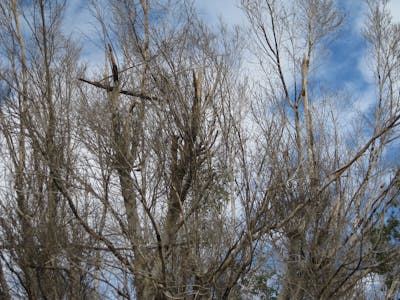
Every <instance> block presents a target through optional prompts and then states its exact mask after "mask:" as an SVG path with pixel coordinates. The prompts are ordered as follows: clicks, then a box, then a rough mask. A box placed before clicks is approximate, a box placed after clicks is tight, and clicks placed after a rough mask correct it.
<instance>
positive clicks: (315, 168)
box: [242, 0, 399, 299]
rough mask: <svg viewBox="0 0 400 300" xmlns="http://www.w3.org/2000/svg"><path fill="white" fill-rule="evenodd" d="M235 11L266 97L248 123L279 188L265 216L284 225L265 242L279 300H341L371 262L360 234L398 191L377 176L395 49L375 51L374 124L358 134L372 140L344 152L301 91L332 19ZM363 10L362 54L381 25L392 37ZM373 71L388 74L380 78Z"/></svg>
mask: <svg viewBox="0 0 400 300" xmlns="http://www.w3.org/2000/svg"><path fill="white" fill-rule="evenodd" d="M242 4H243V7H244V10H245V12H246V13H247V16H248V18H249V20H250V22H251V25H252V29H253V32H254V37H255V40H254V41H255V43H256V45H258V47H259V50H260V51H259V52H258V55H259V56H258V57H259V58H260V61H261V63H262V66H263V67H264V70H266V72H268V73H267V74H268V77H267V88H266V91H265V93H264V94H263V95H262V97H263V100H262V101H261V104H259V105H260V106H258V107H257V108H259V107H262V106H267V107H268V108H267V109H268V110H269V112H268V117H267V118H268V119H263V116H265V114H264V115H263V114H259V113H258V112H256V114H255V116H256V121H257V123H258V124H259V125H260V131H261V138H260V140H261V142H260V144H259V149H257V153H265V156H263V157H262V160H266V161H267V162H266V165H267V166H268V169H269V170H271V169H272V170H275V171H272V170H271V171H269V172H268V174H269V177H270V178H272V179H270V180H271V185H270V187H269V188H270V189H271V188H274V189H279V192H278V195H279V199H280V200H278V201H273V202H272V203H271V213H272V214H273V215H275V216H276V217H278V218H282V219H284V220H286V219H285V217H286V216H288V215H289V216H293V217H292V218H291V219H290V220H288V222H286V224H282V225H283V226H281V227H280V228H277V229H278V231H277V233H276V234H279V235H281V234H282V235H281V236H280V237H281V238H278V242H275V243H277V244H278V245H279V246H280V245H284V246H285V251H284V252H283V253H282V255H283V257H284V261H285V265H286V271H285V272H284V273H283V274H282V278H281V281H282V288H281V290H280V294H279V298H280V299H315V298H318V299H330V298H332V297H335V298H337V297H339V298H340V297H349V295H351V293H352V291H354V286H355V285H356V284H357V283H359V282H360V281H361V280H362V279H363V278H366V276H367V275H368V274H370V273H371V272H373V266H374V264H375V263H376V262H375V261H373V260H372V259H371V258H372V257H371V256H372V255H373V253H374V251H375V244H372V245H371V244H370V243H368V242H367V241H366V239H367V236H368V232H369V231H370V230H371V229H372V228H373V227H374V226H375V225H376V222H378V219H380V218H384V216H385V211H386V209H387V207H389V206H390V205H391V203H393V199H394V198H395V197H397V193H396V192H393V193H392V191H394V189H393V188H394V187H395V186H396V185H397V184H398V180H399V171H398V169H397V170H395V171H394V174H393V176H390V179H389V180H388V181H386V182H382V180H380V179H379V178H380V176H379V175H378V174H387V170H385V169H383V168H382V166H381V162H382V159H383V156H382V152H383V150H384V149H385V148H387V147H388V146H389V145H390V142H392V141H393V139H396V138H397V136H396V134H395V131H394V130H395V129H396V128H397V127H398V125H399V108H398V104H394V103H398V101H399V99H398V96H395V95H394V94H393V93H392V94H385V93H384V92H383V89H385V88H383V85H393V84H396V83H394V82H396V80H398V79H395V78H396V77H394V76H393V75H394V69H395V68H394V66H395V65H393V64H398V58H393V56H396V51H397V50H396V49H397V47H396V46H395V45H392V48H391V51H389V52H390V54H389V52H387V53H386V55H387V57H385V58H384V59H383V57H382V55H380V54H379V52H380V50H378V51H377V52H378V55H377V57H376V58H377V60H376V62H377V66H378V67H377V68H376V70H377V72H376V73H375V74H376V78H377V79H378V84H377V86H378V89H379V91H380V92H379V97H378V99H377V106H376V110H375V117H374V121H373V122H372V123H373V125H372V127H371V130H370V129H368V130H367V129H366V128H363V131H361V132H359V134H362V135H365V133H366V132H372V134H371V136H370V137H369V138H366V139H364V141H362V140H360V141H357V142H356V145H357V146H356V147H353V148H350V149H346V148H344V147H343V146H342V145H343V141H342V139H343V135H342V134H341V132H340V130H339V129H338V126H339V120H340V117H341V116H340V115H338V113H337V110H334V109H332V108H329V107H326V105H325V104H326V103H329V101H328V102H327V101H321V100H322V99H323V96H322V97H321V95H318V94H314V95H313V94H312V93H311V92H310V91H312V83H310V82H309V77H310V74H312V72H313V67H315V66H316V65H317V58H318V56H319V55H318V54H319V53H321V50H323V47H324V45H325V43H326V41H327V40H329V39H330V35H332V34H333V33H334V32H335V30H336V29H337V28H338V26H339V25H340V23H341V20H342V17H341V16H340V13H339V11H338V10H337V9H336V8H335V6H334V2H333V1H329V0H326V1H325V0H321V1H308V0H304V1H297V2H295V1H294V2H289V4H287V5H282V4H278V3H277V2H275V1H242ZM372 7H373V9H371V10H370V11H371V13H370V15H371V16H372V15H374V14H375V13H374V12H375V11H376V12H377V13H378V14H381V15H379V16H375V17H372V18H370V20H371V21H372V22H371V23H370V24H368V25H367V28H368V29H367V32H369V35H372V36H375V37H374V38H372V40H373V41H372V45H373V47H376V46H377V48H375V49H379V48H380V47H381V46H379V43H382V42H383V40H382V37H383V35H381V34H379V35H378V36H379V37H381V39H377V38H376V37H377V36H376V35H375V34H372V33H371V31H375V32H376V30H378V31H381V30H384V28H383V27H382V26H389V27H388V28H387V29H385V30H388V31H390V35H391V36H393V34H394V36H395V35H396V34H397V33H395V32H396V30H395V28H396V27H393V25H389V24H387V25H386V24H385V25H384V24H382V22H386V21H384V19H387V15H386V13H385V12H384V11H385V10H384V8H382V7H381V5H380V4H379V3H378V2H376V1H375V2H370V8H372ZM389 28H391V29H389ZM387 34H389V32H387ZM386 36H387V35H386ZM394 39H395V38H394ZM370 40H371V39H370ZM395 40H396V39H395ZM382 68H383V69H385V71H383V70H382ZM389 70H390V71H389ZM381 72H390V75H389V74H388V73H386V76H385V77H383V75H382V73H381ZM383 78H385V79H383ZM389 78H390V79H389ZM389 82H390V83H389ZM389 90H390V89H389ZM392 91H393V89H392ZM325 98H329V97H326V96H325ZM324 102H325V103H324ZM330 106H331V107H332V105H330ZM263 111H265V109H264V110H263ZM383 111H385V113H384V112H383ZM264 118H265V117H264ZM261 149H262V150H264V151H263V152H261ZM271 165H272V166H274V167H272V168H271ZM397 168H398V166H397ZM278 170H280V171H278Z"/></svg>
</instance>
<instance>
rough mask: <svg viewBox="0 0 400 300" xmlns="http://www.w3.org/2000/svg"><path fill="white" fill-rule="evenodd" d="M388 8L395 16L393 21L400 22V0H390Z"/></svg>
mask: <svg viewBox="0 0 400 300" xmlns="http://www.w3.org/2000/svg"><path fill="white" fill-rule="evenodd" d="M388 9H389V11H390V13H391V15H392V17H393V21H394V22H400V1H399V0H391V1H390V2H389V5H388Z"/></svg>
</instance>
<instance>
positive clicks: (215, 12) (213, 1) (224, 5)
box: [195, 0, 246, 25]
mask: <svg viewBox="0 0 400 300" xmlns="http://www.w3.org/2000/svg"><path fill="white" fill-rule="evenodd" d="M195 5H196V7H197V9H198V10H199V13H200V16H201V17H202V18H204V20H205V21H207V22H208V23H209V24H210V25H216V24H218V18H219V17H222V19H223V21H224V22H225V23H226V24H228V25H243V24H244V23H245V22H246V18H245V15H244V14H243V12H242V10H241V9H240V1H239V0H195Z"/></svg>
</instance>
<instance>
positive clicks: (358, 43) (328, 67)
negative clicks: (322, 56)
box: [64, 0, 400, 91]
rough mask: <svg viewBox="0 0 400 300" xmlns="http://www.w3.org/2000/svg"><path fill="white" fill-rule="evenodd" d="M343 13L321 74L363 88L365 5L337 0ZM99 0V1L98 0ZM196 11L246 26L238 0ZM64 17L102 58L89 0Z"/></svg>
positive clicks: (395, 9)
mask: <svg viewBox="0 0 400 300" xmlns="http://www.w3.org/2000/svg"><path fill="white" fill-rule="evenodd" d="M337 1H338V5H339V6H340V7H341V9H342V10H343V11H344V13H345V14H346V19H345V23H344V26H343V27H342V31H341V34H340V35H339V36H338V38H337V40H336V41H335V42H334V43H333V44H332V46H331V48H330V57H329V59H328V60H327V61H326V62H325V63H324V64H323V65H322V66H321V68H322V70H321V71H320V75H321V76H322V78H323V79H324V80H326V81H329V83H330V84H329V85H330V86H331V87H332V88H338V89H343V88H350V89H356V90H360V91H361V90H365V89H366V88H368V83H369V81H370V78H369V76H370V75H369V74H370V72H369V70H368V66H367V65H366V64H365V45H364V44H363V40H362V35H361V28H362V25H363V23H364V21H365V13H366V8H365V4H364V1H363V0H337ZM98 2H99V1H98ZM194 3H195V6H196V7H197V9H198V12H199V14H200V16H201V17H203V19H204V20H206V22H207V23H209V24H210V25H214V26H216V25H217V24H218V21H219V18H222V19H223V21H224V22H225V23H226V24H228V25H229V26H233V25H239V26H245V24H246V19H245V16H244V14H243V13H242V11H241V10H240V8H239V6H240V0H194ZM67 7H68V8H67V12H66V18H65V21H64V28H65V30H66V32H69V33H73V35H74V36H75V37H78V38H79V39H80V40H81V41H82V42H83V44H84V47H83V55H84V61H86V62H88V63H89V65H92V64H97V63H99V62H100V61H102V60H103V59H104V57H103V56H104V54H103V46H102V45H101V44H100V43H99V42H98V40H97V39H96V38H93V37H98V33H97V32H96V30H95V29H94V28H95V26H96V25H97V24H96V21H95V19H94V18H93V16H92V15H91V12H90V11H89V9H88V1H85V0H69V1H67ZM389 8H390V10H391V12H392V15H393V19H394V20H395V21H400V0H392V1H391V2H390V3H389Z"/></svg>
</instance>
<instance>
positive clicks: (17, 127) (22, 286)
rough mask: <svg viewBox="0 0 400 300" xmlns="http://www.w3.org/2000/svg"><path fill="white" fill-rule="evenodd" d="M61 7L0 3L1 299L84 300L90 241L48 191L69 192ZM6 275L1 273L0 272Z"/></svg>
mask: <svg viewBox="0 0 400 300" xmlns="http://www.w3.org/2000/svg"><path fill="white" fill-rule="evenodd" d="M64 6H65V3H63V2H59V1H52V2H45V1H34V2H32V3H30V4H22V3H20V2H18V1H15V0H10V1H1V2H0V13H1V24H0V26H1V28H2V29H1V34H0V39H1V46H0V47H1V49H2V53H4V56H2V58H3V59H4V62H5V63H4V68H3V69H2V71H1V72H0V79H1V81H2V82H4V83H5V86H6V87H7V93H6V94H5V96H4V98H3V99H2V103H1V107H0V122H1V123H0V124H1V127H0V128H1V133H2V139H3V141H4V144H3V146H2V149H1V151H2V152H3V154H4V155H5V157H7V158H8V160H5V161H4V162H3V164H4V165H3V169H4V171H5V173H4V174H3V175H2V186H5V187H6V188H5V189H2V191H1V192H2V201H1V210H2V217H1V231H2V235H1V239H2V250H1V261H2V266H3V270H2V273H1V280H0V281H1V286H2V290H3V293H4V294H3V295H4V297H6V298H10V297H13V298H14V297H27V298H29V299H39V298H40V299H41V298H44V299H48V298H49V299H61V298H63V297H66V296H67V297H69V298H71V299H78V298H79V299H80V298H82V297H90V295H89V294H88V293H90V287H89V283H90V276H88V271H89V270H88V269H87V268H88V266H89V265H90V264H89V261H90V254H89V255H87V253H90V252H84V249H83V245H85V246H86V243H85V242H84V240H87V242H89V241H90V237H89V236H88V235H87V234H86V233H85V232H84V231H83V230H82V228H81V227H80V226H77V223H76V222H75V221H74V220H71V213H70V212H69V209H68V207H67V206H66V202H65V199H64V198H63V197H62V195H61V194H60V192H59V191H58V189H57V187H56V185H55V183H56V182H55V177H56V176H58V174H63V178H64V180H65V182H66V183H67V184H68V186H72V185H73V178H72V177H71V174H72V173H71V170H72V169H73V167H74V164H75V158H74V156H73V151H72V150H73V148H74V142H73V140H72V136H73V134H74V130H73V126H74V120H73V114H74V112H73V101H74V98H75V97H76V95H77V94H76V92H77V86H76V81H75V80H76V79H75V78H76V77H77V76H78V74H79V72H81V70H79V68H78V67H77V60H78V55H79V49H78V48H76V47H75V46H74V44H73V43H72V42H71V41H70V40H68V39H67V38H66V37H64V36H63V35H62V33H61V30H60V22H61V15H62V11H63V9H64ZM5 270H6V271H5Z"/></svg>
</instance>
